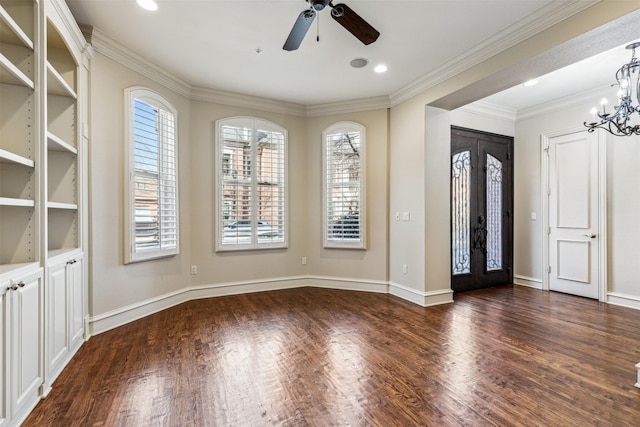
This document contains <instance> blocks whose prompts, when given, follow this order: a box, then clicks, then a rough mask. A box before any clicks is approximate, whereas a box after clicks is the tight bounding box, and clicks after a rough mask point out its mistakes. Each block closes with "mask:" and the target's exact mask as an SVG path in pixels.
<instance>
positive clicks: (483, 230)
mask: <svg viewBox="0 0 640 427" xmlns="http://www.w3.org/2000/svg"><path fill="white" fill-rule="evenodd" d="M473 233H474V235H473V249H472V250H471V251H472V252H473V250H474V249H480V250H482V252H484V253H485V254H486V253H487V221H486V219H485V218H484V216H482V215H481V216H479V217H478V225H477V227H475V228H474V229H473Z"/></svg>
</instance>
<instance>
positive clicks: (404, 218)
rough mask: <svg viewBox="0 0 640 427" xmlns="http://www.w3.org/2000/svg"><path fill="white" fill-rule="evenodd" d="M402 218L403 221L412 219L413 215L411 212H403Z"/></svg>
mask: <svg viewBox="0 0 640 427" xmlns="http://www.w3.org/2000/svg"><path fill="white" fill-rule="evenodd" d="M402 220H403V221H410V220H411V215H410V214H409V212H402Z"/></svg>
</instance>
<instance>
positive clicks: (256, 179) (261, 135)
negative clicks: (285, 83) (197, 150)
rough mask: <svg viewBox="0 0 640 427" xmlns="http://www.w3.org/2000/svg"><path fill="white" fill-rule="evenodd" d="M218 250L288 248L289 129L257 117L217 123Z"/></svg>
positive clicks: (232, 118)
mask: <svg viewBox="0 0 640 427" xmlns="http://www.w3.org/2000/svg"><path fill="white" fill-rule="evenodd" d="M215 156H216V159H215V165H216V172H215V177H216V184H215V188H216V202H217V209H216V213H217V215H216V250H218V251H227V250H243V249H265V248H284V247H286V246H287V167H286V165H287V130H286V129H284V128H283V127H281V126H279V125H277V124H275V123H272V122H269V121H266V120H261V119H258V118H254V117H231V118H227V119H223V120H218V121H217V122H216V150H215Z"/></svg>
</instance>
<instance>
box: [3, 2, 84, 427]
mask: <svg viewBox="0 0 640 427" xmlns="http://www.w3.org/2000/svg"><path fill="white" fill-rule="evenodd" d="M87 49H89V50H90V47H89V46H88V45H87V44H86V41H85V40H84V37H83V36H82V33H81V32H80V29H79V28H78V26H77V24H76V23H75V22H74V20H73V17H72V15H71V12H70V11H69V9H68V7H67V5H66V4H65V2H64V0H0V318H1V319H4V320H5V322H2V321H0V361H2V366H4V367H3V369H0V389H1V390H2V391H1V392H0V426H4V425H20V423H21V422H22V421H23V420H24V419H25V418H26V416H27V415H28V413H29V411H30V410H31V409H32V408H33V407H34V406H35V404H36V403H37V401H38V400H39V399H40V398H41V397H43V396H45V395H46V394H47V393H48V391H49V390H51V387H52V384H53V382H54V380H55V379H56V377H57V375H58V374H59V373H60V372H61V371H62V369H63V368H64V366H65V365H66V364H67V363H68V362H69V360H70V359H71V357H73V355H74V353H75V352H76V351H77V350H78V348H80V346H81V345H82V342H83V337H84V323H85V321H86V315H87V299H86V295H87V292H86V268H85V267H84V266H85V263H84V262H82V261H83V260H84V259H85V252H84V251H85V245H84V243H83V242H84V241H83V239H85V241H86V233H84V232H83V226H85V225H84V223H85V221H83V218H84V217H83V215H85V213H84V207H85V206H86V200H87V197H86V194H84V193H83V191H84V187H83V180H86V179H87V177H86V170H85V168H84V164H83V163H84V162H86V154H85V153H86V146H87V144H88V135H87V132H86V129H87V126H86V123H87V116H86V114H87V108H86V102H87V97H86V90H87V73H88V61H89V57H88V54H87ZM82 123H84V124H85V125H83V126H80V125H79V124H82ZM79 130H84V131H85V132H84V133H82V132H80V131H79ZM10 313H14V314H15V313H17V314H19V316H16V315H13V314H12V315H9V314H10ZM45 319H46V320H45ZM2 343H4V344H2ZM13 372H20V373H21V375H22V376H21V377H20V381H17V380H16V381H14V379H15V378H14V375H13ZM9 373H11V375H8V374H9ZM21 387H22V388H21Z"/></svg>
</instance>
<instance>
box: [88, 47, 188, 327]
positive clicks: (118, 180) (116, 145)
mask: <svg viewBox="0 0 640 427" xmlns="http://www.w3.org/2000/svg"><path fill="white" fill-rule="evenodd" d="M131 86H145V87H147V88H149V89H152V90H155V91H156V92H158V93H160V94H161V95H162V96H164V97H165V98H167V100H168V101H169V102H171V103H172V104H173V106H174V107H176V109H177V110H178V121H179V123H178V141H179V144H180V145H179V149H178V150H179V151H178V156H179V157H178V161H179V165H178V166H179V179H180V188H179V196H180V255H178V256H175V257H170V258H164V259H160V260H155V261H148V262H141V263H135V264H130V265H126V266H125V265H124V264H123V261H124V252H123V251H124V205H123V203H124V201H125V200H126V195H125V183H124V179H125V171H124V159H125V142H124V105H125V101H124V90H125V89H126V88H128V87H131ZM89 98H90V101H89V102H90V111H89V114H90V121H91V131H90V132H91V134H90V145H89V181H90V182H89V199H90V201H89V204H90V213H89V215H90V221H89V222H90V225H89V227H90V233H89V234H90V242H89V255H90V257H89V274H90V299H89V305H90V308H89V309H90V313H91V315H93V316H95V315H96V314H103V313H106V312H109V311H112V310H118V309H120V308H122V307H125V306H127V305H130V304H134V303H136V302H139V301H145V300H148V299H151V298H154V297H157V296H159V295H163V294H167V293H170V292H174V291H176V290H178V289H180V288H182V287H184V286H185V283H188V282H189V259H190V253H191V248H190V246H189V235H190V229H189V221H190V218H189V215H188V210H187V207H188V206H189V201H190V189H189V185H188V182H189V160H190V147H189V144H185V143H182V142H183V141H188V140H189V126H188V123H189V115H190V105H189V100H188V99H186V98H185V97H183V96H180V95H177V94H175V93H173V92H171V91H170V90H167V89H166V88H164V87H163V86H161V85H159V84H157V83H155V82H153V81H151V80H150V79H147V78H145V77H144V76H141V75H139V74H137V73H135V72H133V71H131V70H129V69H127V68H125V67H123V66H122V65H120V64H118V63H117V62H114V61H112V60H110V59H108V58H106V57H105V56H103V55H99V54H98V55H96V56H95V57H94V58H93V59H92V61H91V75H90V95H89Z"/></svg>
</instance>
